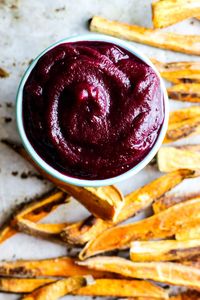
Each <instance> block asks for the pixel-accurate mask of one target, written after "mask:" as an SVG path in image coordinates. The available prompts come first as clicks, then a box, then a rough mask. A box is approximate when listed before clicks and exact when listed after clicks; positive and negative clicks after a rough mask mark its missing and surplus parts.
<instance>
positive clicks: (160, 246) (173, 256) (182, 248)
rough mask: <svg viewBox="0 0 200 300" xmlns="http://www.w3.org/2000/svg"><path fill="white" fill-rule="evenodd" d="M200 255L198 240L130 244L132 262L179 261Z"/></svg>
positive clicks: (199, 241) (136, 242)
mask: <svg viewBox="0 0 200 300" xmlns="http://www.w3.org/2000/svg"><path fill="white" fill-rule="evenodd" d="M199 253H200V239H199V240H188V241H175V240H163V241H147V242H145V241H142V242H140V241H135V242H132V243H131V249H130V257H131V260H132V261H136V262H137V261H138V262H145V261H173V260H176V261H178V260H179V261H180V260H183V259H188V258H190V257H192V256H194V255H197V254H199Z"/></svg>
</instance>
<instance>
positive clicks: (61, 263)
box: [0, 257, 113, 278]
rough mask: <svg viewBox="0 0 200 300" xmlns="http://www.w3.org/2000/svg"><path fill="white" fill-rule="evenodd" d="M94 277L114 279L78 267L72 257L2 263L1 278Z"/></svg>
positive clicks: (0, 268) (109, 274) (0, 265)
mask: <svg viewBox="0 0 200 300" xmlns="http://www.w3.org/2000/svg"><path fill="white" fill-rule="evenodd" d="M79 275H80V276H82V275H92V276H93V277H94V278H113V274H111V273H107V272H99V271H95V270H93V271H92V270H89V269H88V268H85V267H81V266H78V265H77V264H76V263H75V259H73V258H71V257H57V258H51V259H44V260H17V261H3V262H0V276H6V277H10V276H11V277H12V276H13V277H29V278H32V277H69V276H79Z"/></svg>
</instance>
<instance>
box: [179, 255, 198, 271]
mask: <svg viewBox="0 0 200 300" xmlns="http://www.w3.org/2000/svg"><path fill="white" fill-rule="evenodd" d="M182 264H184V265H185V266H191V267H194V268H197V269H199V270H200V256H199V255H197V256H194V257H193V258H192V260H183V261H182Z"/></svg>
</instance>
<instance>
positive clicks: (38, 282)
mask: <svg viewBox="0 0 200 300" xmlns="http://www.w3.org/2000/svg"><path fill="white" fill-rule="evenodd" d="M51 282H55V279H49V278H42V279H41V278H40V279H38V278H37V279H36V278H33V279H32V278H31V279H30V278H20V279H19V278H0V292H7V293H30V292H33V291H34V290H35V289H37V288H38V287H40V286H43V285H46V284H48V283H51Z"/></svg>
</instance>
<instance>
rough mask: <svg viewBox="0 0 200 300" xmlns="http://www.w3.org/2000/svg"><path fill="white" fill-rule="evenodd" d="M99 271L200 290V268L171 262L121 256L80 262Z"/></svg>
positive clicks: (100, 257) (95, 258) (102, 257)
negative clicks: (135, 259) (136, 259)
mask: <svg viewBox="0 0 200 300" xmlns="http://www.w3.org/2000/svg"><path fill="white" fill-rule="evenodd" d="M78 264H79V265H81V266H86V267H88V268H91V269H95V270H99V271H108V272H113V273H117V274H120V275H122V276H127V277H133V278H139V279H152V280H155V281H159V282H165V283H169V284H172V285H178V286H185V287H188V288H192V289H195V290H200V270H198V269H196V268H193V267H189V266H184V265H182V264H179V263H171V262H148V263H147V262H131V261H129V260H127V259H124V258H121V257H117V256H116V257H115V256H113V257H110V256H99V257H98V256H97V257H94V258H89V259H87V260H86V261H83V262H78Z"/></svg>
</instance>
